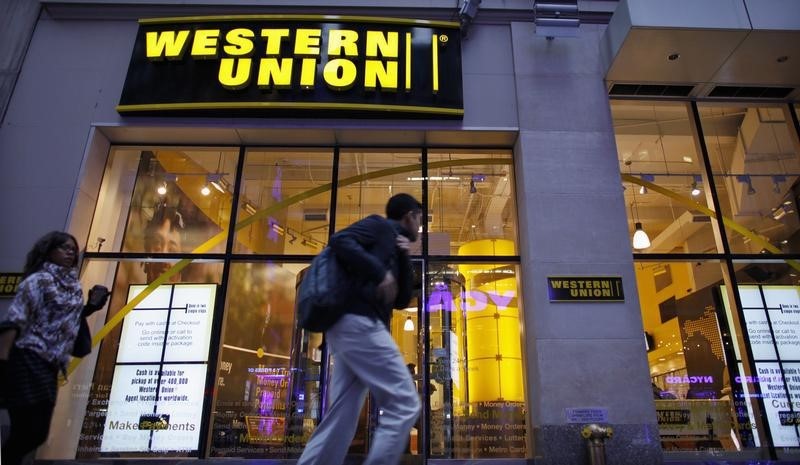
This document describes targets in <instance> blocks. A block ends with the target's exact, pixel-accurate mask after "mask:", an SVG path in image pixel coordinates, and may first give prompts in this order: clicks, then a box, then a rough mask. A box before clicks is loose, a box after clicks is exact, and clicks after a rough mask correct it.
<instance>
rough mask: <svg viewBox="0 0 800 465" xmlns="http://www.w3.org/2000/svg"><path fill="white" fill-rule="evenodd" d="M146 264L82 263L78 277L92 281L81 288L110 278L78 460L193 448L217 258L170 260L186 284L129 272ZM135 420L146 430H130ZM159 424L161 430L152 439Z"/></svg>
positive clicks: (194, 451)
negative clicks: (81, 274) (151, 281)
mask: <svg viewBox="0 0 800 465" xmlns="http://www.w3.org/2000/svg"><path fill="white" fill-rule="evenodd" d="M146 264H147V263H145V262H141V261H119V262H109V261H89V262H87V263H86V264H85V272H84V276H85V277H86V279H91V281H87V282H86V283H85V284H84V285H85V286H90V285H93V284H95V283H96V282H98V281H102V279H101V276H107V277H112V276H113V277H114V278H113V286H110V289H111V298H110V301H109V304H108V312H107V314H106V315H102V314H101V315H100V316H101V317H102V316H105V318H106V319H105V321H106V324H107V325H108V324H110V325H111V326H110V327H109V331H110V332H109V333H108V335H107V336H106V337H105V338H104V339H103V344H101V345H100V346H99V352H98V357H97V364H96V366H95V369H94V376H93V379H92V382H91V385H90V391H89V398H88V403H87V404H86V415H85V417H84V419H83V423H82V430H81V436H80V437H81V439H80V441H79V443H78V453H77V457H78V458H98V457H163V456H176V457H187V456H197V455H198V454H199V449H198V448H199V443H200V432H201V422H202V420H203V418H202V409H203V405H204V402H205V400H206V398H205V396H206V391H205V380H206V375H207V371H208V368H209V367H208V361H209V360H208V357H209V346H210V342H211V333H212V327H213V321H214V315H215V313H216V309H215V302H216V293H217V291H218V288H219V284H220V279H221V276H222V264H221V263H217V262H209V261H206V262H204V263H190V261H189V260H187V261H180V262H178V263H177V264H175V266H176V267H178V268H182V271H183V272H184V273H187V274H186V275H185V276H189V275H190V276H191V278H189V281H190V282H189V283H186V282H184V283H181V282H171V283H168V284H162V285H156V284H146V283H145V281H144V280H141V279H139V278H138V277H137V274H136V273H133V272H132V270H138V269H142V268H144V266H145V265H146ZM115 268H116V276H114V269H115ZM90 283H91V284H90ZM121 315H124V318H122V319H121V320H119V321H117V319H118V318H120V316H121ZM95 334H97V331H95ZM95 350H98V349H95ZM156 393H158V394H159V397H158V399H156ZM152 415H154V416H152ZM162 415H163V416H162ZM142 421H144V422H145V423H142ZM133 424H136V425H137V428H138V425H139V424H145V425H149V427H152V431H151V430H147V429H146V428H143V429H138V430H136V431H133V430H132V427H129V426H130V425H133ZM159 425H163V428H162V427H161V426H159ZM159 428H162V429H165V431H160V430H159V432H158V435H157V437H158V440H155V439H153V440H152V441H151V437H150V436H151V435H154V434H155V433H154V432H153V431H154V430H156V429H159Z"/></svg>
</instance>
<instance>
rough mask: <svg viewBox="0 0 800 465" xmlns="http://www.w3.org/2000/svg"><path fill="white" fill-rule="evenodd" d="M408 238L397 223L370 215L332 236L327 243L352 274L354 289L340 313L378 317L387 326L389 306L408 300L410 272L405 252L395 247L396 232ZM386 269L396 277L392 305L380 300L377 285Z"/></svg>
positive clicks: (390, 313)
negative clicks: (395, 294) (394, 296)
mask: <svg viewBox="0 0 800 465" xmlns="http://www.w3.org/2000/svg"><path fill="white" fill-rule="evenodd" d="M399 234H402V235H404V236H406V237H408V238H409V239H411V237H412V236H411V234H410V233H409V232H408V231H407V230H406V229H405V228H404V227H403V226H402V225H400V223H398V222H397V221H394V220H388V219H386V218H384V217H382V216H379V215H370V216H368V217H366V218H364V219H363V220H360V221H357V222H355V223H353V224H352V225H350V226H348V227H347V228H345V229H343V230H341V231H339V232H338V233H336V234H334V235H333V237H331V240H330V242H329V245H330V247H331V249H332V250H333V252H334V253H335V254H336V258H337V259H338V260H339V263H341V264H342V266H343V267H344V268H346V269H347V270H348V272H349V273H350V275H351V276H352V277H353V284H352V286H353V292H352V293H351V295H352V297H351V299H350V301H349V302H348V304H347V305H346V306H345V308H343V309H342V310H343V313H354V314H356V315H365V316H369V317H372V318H379V319H380V320H381V321H383V323H384V324H385V325H386V326H387V327H388V326H389V320H391V318H392V308H405V307H407V306H408V303H409V302H410V301H411V294H412V291H413V289H412V280H413V271H412V269H411V260H410V259H409V258H408V254H407V253H405V252H404V251H401V250H400V249H398V248H397V235H399ZM387 270H392V273H393V274H394V277H395V279H396V280H397V288H398V292H397V299H395V302H394V304H393V305H386V304H383V303H381V302H380V301H379V299H378V295H377V288H378V285H379V284H380V283H381V281H383V277H384V276H385V275H386V271H387Z"/></svg>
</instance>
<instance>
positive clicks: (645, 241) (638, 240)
mask: <svg viewBox="0 0 800 465" xmlns="http://www.w3.org/2000/svg"><path fill="white" fill-rule="evenodd" d="M648 247H650V237H648V236H647V233H646V232H644V229H642V223H639V222H638V221H637V222H636V225H635V227H634V231H633V248H634V249H636V250H642V249H646V248H648Z"/></svg>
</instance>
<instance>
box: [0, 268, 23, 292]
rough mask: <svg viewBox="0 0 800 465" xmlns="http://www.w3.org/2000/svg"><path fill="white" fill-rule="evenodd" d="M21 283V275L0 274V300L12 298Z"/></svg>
mask: <svg viewBox="0 0 800 465" xmlns="http://www.w3.org/2000/svg"><path fill="white" fill-rule="evenodd" d="M20 282H22V273H0V298H9V297H14V295H15V294H16V293H17V286H18V285H19V283H20Z"/></svg>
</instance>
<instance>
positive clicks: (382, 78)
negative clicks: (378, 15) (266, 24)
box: [145, 28, 411, 91]
mask: <svg viewBox="0 0 800 465" xmlns="http://www.w3.org/2000/svg"><path fill="white" fill-rule="evenodd" d="M145 39H146V40H145V42H146V53H147V58H148V59H149V60H152V61H158V60H164V59H166V60H180V59H182V58H183V56H184V55H185V53H186V52H187V51H188V52H189V55H190V56H191V57H192V58H194V59H201V60H216V59H219V62H220V66H219V82H220V84H221V85H222V86H224V87H225V88H227V89H231V90H235V89H241V88H244V87H247V86H249V85H250V84H251V83H252V81H253V79H255V82H256V84H257V85H258V87H259V88H262V89H273V88H274V89H286V88H290V87H291V86H292V85H294V84H299V85H300V86H301V87H302V88H305V89H313V88H314V86H315V85H316V84H317V83H316V82H315V81H316V78H317V62H318V61H319V60H320V57H321V56H323V51H325V52H327V53H326V54H325V56H327V60H328V61H327V62H326V63H325V64H324V65H323V69H322V79H323V80H324V82H325V84H326V85H327V86H328V87H330V88H331V89H334V90H347V89H349V88H351V87H353V86H354V85H355V84H356V83H357V81H358V80H359V79H361V80H362V83H363V85H364V87H365V88H366V89H368V90H374V89H377V88H378V87H380V88H381V89H382V90H388V91H396V90H397V89H398V86H399V84H400V83H399V82H398V81H399V72H398V60H399V59H400V48H401V41H404V42H405V47H406V48H407V49H409V50H410V47H411V34H410V33H405V34H404V37H401V36H400V33H399V32H397V31H370V30H368V31H365V32H364V33H359V31H354V30H349V29H331V30H328V31H325V32H323V30H322V29H302V28H298V29H294V30H291V29H288V28H276V29H259V30H256V29H250V28H236V29H231V30H229V31H223V30H221V29H197V30H189V29H186V30H167V31H149V32H146V34H145ZM290 39H294V40H293V41H291V40H290ZM256 44H259V45H258V49H257V47H256ZM292 44H293V45H292ZM360 44H363V49H362V50H363V57H362V56H361V54H360V53H359V45H360ZM221 54H222V55H223V57H222V58H220V55H221ZM356 58H358V59H356ZM362 58H363V59H362ZM406 66H410V60H406ZM295 70H299V72H294V71H295ZM405 74H406V76H407V77H408V76H410V74H409V73H408V72H406V73H405ZM293 79H296V80H297V82H293ZM408 79H409V80H410V78H408ZM405 85H406V89H409V85H410V83H405Z"/></svg>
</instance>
